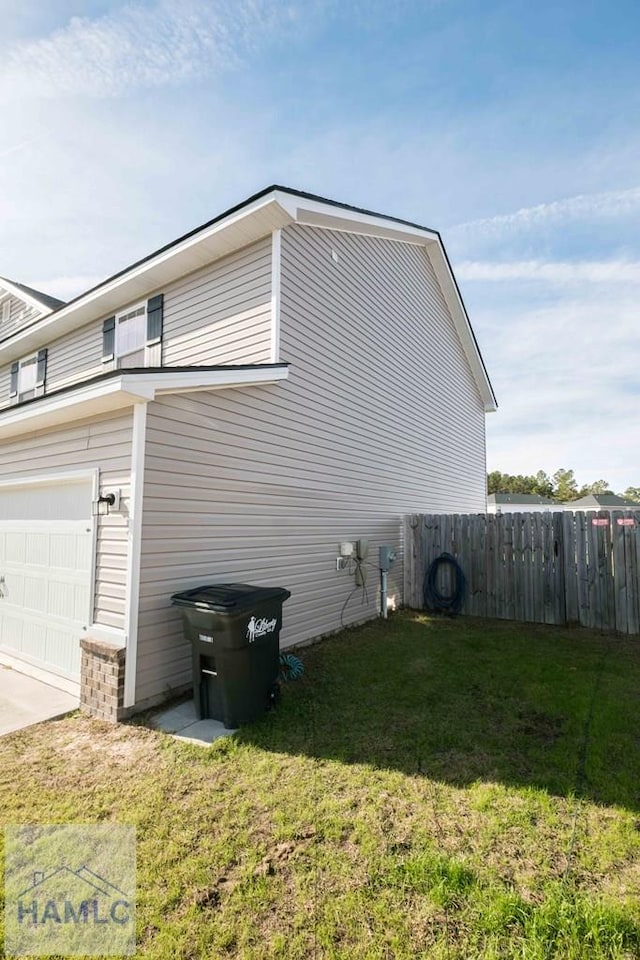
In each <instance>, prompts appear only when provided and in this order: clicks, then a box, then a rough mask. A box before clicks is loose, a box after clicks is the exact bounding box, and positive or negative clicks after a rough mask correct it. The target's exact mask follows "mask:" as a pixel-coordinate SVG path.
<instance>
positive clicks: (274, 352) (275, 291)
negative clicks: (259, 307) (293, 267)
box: [271, 230, 282, 363]
mask: <svg viewBox="0 0 640 960" xmlns="http://www.w3.org/2000/svg"><path fill="white" fill-rule="evenodd" d="M281 263H282V230H274V231H273V233H272V234H271V363H278V362H279V360H280V273H281Z"/></svg>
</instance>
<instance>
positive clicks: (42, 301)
mask: <svg viewBox="0 0 640 960" xmlns="http://www.w3.org/2000/svg"><path fill="white" fill-rule="evenodd" d="M0 286H2V287H4V288H5V290H7V292H8V293H12V294H13V295H14V296H15V297H17V298H18V299H19V300H26V301H27V302H28V303H30V304H31V305H32V306H35V307H37V308H39V309H42V307H44V312H45V313H51V312H52V311H54V310H59V309H60V307H64V305H65V302H64V300H58V298H57V297H50V296H49V294H48V293H42V291H41V290H34V289H33V287H28V286H27V285H26V283H18V281H17V280H9V279H8V278H7V277H0Z"/></svg>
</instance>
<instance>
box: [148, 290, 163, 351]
mask: <svg viewBox="0 0 640 960" xmlns="http://www.w3.org/2000/svg"><path fill="white" fill-rule="evenodd" d="M163 314H164V294H163V293H159V294H158V296H157V297H151V299H150V300H149V301H148V303H147V346H148V347H150V346H151V345H152V344H154V343H160V341H161V340H162V319H163Z"/></svg>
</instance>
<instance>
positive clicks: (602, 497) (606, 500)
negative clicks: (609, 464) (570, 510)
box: [567, 493, 640, 509]
mask: <svg viewBox="0 0 640 960" xmlns="http://www.w3.org/2000/svg"><path fill="white" fill-rule="evenodd" d="M567 506H571V507H605V508H610V507H614V508H615V507H620V508H621V509H622V508H624V507H640V503H638V502H637V501H636V500H628V499H627V498H626V497H619V496H618V495H617V494H616V493H589V494H587V496H586V497H580V499H579V500H571V501H570V503H568V504H567Z"/></svg>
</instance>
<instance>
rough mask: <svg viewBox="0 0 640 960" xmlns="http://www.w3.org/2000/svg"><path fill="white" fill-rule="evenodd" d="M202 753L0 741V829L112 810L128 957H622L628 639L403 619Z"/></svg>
mask: <svg viewBox="0 0 640 960" xmlns="http://www.w3.org/2000/svg"><path fill="white" fill-rule="evenodd" d="M303 656H304V660H305V665H306V674H305V678H304V680H302V681H300V682H298V683H295V684H290V685H288V686H287V687H286V688H285V691H284V695H283V698H282V702H281V704H280V706H279V707H278V709H277V711H275V712H274V713H272V714H270V715H268V716H267V717H265V718H264V720H262V721H261V722H259V723H257V724H255V725H253V726H251V727H247V728H244V729H243V730H242V731H241V732H240V734H238V735H237V736H236V737H235V738H233V739H228V740H224V741H220V742H218V743H217V744H215V745H214V746H213V747H212V748H211V749H209V750H202V749H200V748H197V747H193V746H189V745H186V744H182V743H179V742H176V741H174V740H172V739H171V738H169V737H165V736H164V735H162V734H159V733H156V732H154V731H152V730H149V729H147V728H146V727H145V726H143V725H142V724H141V723H135V724H131V725H121V726H119V727H116V728H112V727H109V726H107V725H105V724H102V723H99V722H97V721H91V720H88V719H86V718H83V717H80V716H72V717H69V718H66V719H64V720H61V721H57V722H52V723H49V724H45V725H42V726H39V727H35V728H31V729H30V730H27V731H23V732H21V733H19V734H15V735H12V736H9V737H6V738H4V739H3V740H0V824H4V823H6V824H9V823H29V822H34V823H39V822H42V823H65V822H105V821H107V822H108V821H114V822H118V823H132V824H134V825H135V826H136V828H137V836H138V844H137V853H138V903H137V920H138V945H139V946H138V954H137V955H138V956H139V957H146V958H170V957H171V958H175V957H182V958H196V957H203V958H204V957H207V958H208V957H211V958H218V957H220V958H230V957H241V958H247V960H254V958H255V960H258V958H279V957H282V958H287V960H289V958H339V957H340V958H343V957H349V958H355V960H358V958H367V960H369V958H372V960H375V958H380V960H382V958H407V960H408V958H414V957H428V958H436V960H437V958H443V960H444V958H447V960H455V958H461V960H462V958H465V960H469V958H471V960H475V958H478V960H498V958H505V960H507V958H519V960H583V958H594V960H595V958H611V960H614V958H615V960H623V958H624V960H631V958H637V957H640V906H639V905H640V777H638V772H639V769H640V765H639V764H638V747H639V746H640V709H639V708H640V696H639V689H640V688H639V685H638V680H637V678H638V668H639V667H640V644H639V643H638V641H629V640H626V641H625V640H620V639H616V638H613V637H606V636H601V635H597V634H594V633H590V632H588V631H584V630H567V629H559V628H554V627H536V626H530V625H526V626H524V625H521V624H511V623H504V622H495V621H473V620H466V619H465V620H456V621H450V620H433V619H429V618H427V617H425V616H422V615H420V614H417V613H412V612H410V611H406V612H402V613H400V614H398V615H396V616H394V617H393V618H392V619H391V620H390V621H389V622H388V623H386V624H383V623H381V622H378V623H372V624H370V625H367V626H365V627H362V628H359V629H356V630H349V631H345V632H344V633H343V634H342V635H340V636H336V637H335V638H332V639H330V640H327V641H325V642H323V643H321V644H318V645H317V646H315V647H313V648H309V649H308V650H306V651H304V654H303Z"/></svg>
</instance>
